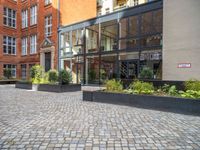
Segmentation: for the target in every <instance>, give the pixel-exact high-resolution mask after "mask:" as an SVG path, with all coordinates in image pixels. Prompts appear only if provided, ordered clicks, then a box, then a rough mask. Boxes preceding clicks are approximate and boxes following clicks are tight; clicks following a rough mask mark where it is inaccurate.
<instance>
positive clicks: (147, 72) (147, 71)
mask: <svg viewBox="0 0 200 150" xmlns="http://www.w3.org/2000/svg"><path fill="white" fill-rule="evenodd" d="M140 77H141V78H142V79H152V78H153V70H152V69H151V68H149V67H144V68H143V69H142V71H141V73H140Z"/></svg>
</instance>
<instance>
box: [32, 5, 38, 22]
mask: <svg viewBox="0 0 200 150" xmlns="http://www.w3.org/2000/svg"><path fill="white" fill-rule="evenodd" d="M30 12H31V18H30V25H35V24H37V5H34V6H32V7H31V9H30Z"/></svg>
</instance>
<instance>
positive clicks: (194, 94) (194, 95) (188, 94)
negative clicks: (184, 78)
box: [179, 90, 200, 99]
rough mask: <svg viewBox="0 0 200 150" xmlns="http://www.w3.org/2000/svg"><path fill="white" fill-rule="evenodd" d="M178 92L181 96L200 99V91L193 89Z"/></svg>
mask: <svg viewBox="0 0 200 150" xmlns="http://www.w3.org/2000/svg"><path fill="white" fill-rule="evenodd" d="M179 94H180V96H181V97H183V98H192V99H200V91H194V90H187V91H186V92H184V91H179Z"/></svg>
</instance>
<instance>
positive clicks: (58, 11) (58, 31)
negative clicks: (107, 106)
mask: <svg viewBox="0 0 200 150" xmlns="http://www.w3.org/2000/svg"><path fill="white" fill-rule="evenodd" d="M57 2H58V8H57V9H58V10H57V17H58V20H57V36H58V37H57V38H58V46H57V48H58V49H57V51H58V58H57V59H58V61H57V62H58V65H57V68H58V71H60V70H61V68H60V67H61V62H60V61H61V60H60V53H61V52H60V31H61V29H60V0H58V1H57Z"/></svg>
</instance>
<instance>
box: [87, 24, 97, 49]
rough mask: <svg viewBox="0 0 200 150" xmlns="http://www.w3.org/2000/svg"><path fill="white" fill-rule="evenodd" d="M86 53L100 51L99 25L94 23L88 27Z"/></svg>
mask: <svg viewBox="0 0 200 150" xmlns="http://www.w3.org/2000/svg"><path fill="white" fill-rule="evenodd" d="M85 34H86V35H85V36H86V53H95V52H97V51H98V40H99V37H98V36H99V25H93V26H90V27H87V29H86V33H85Z"/></svg>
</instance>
